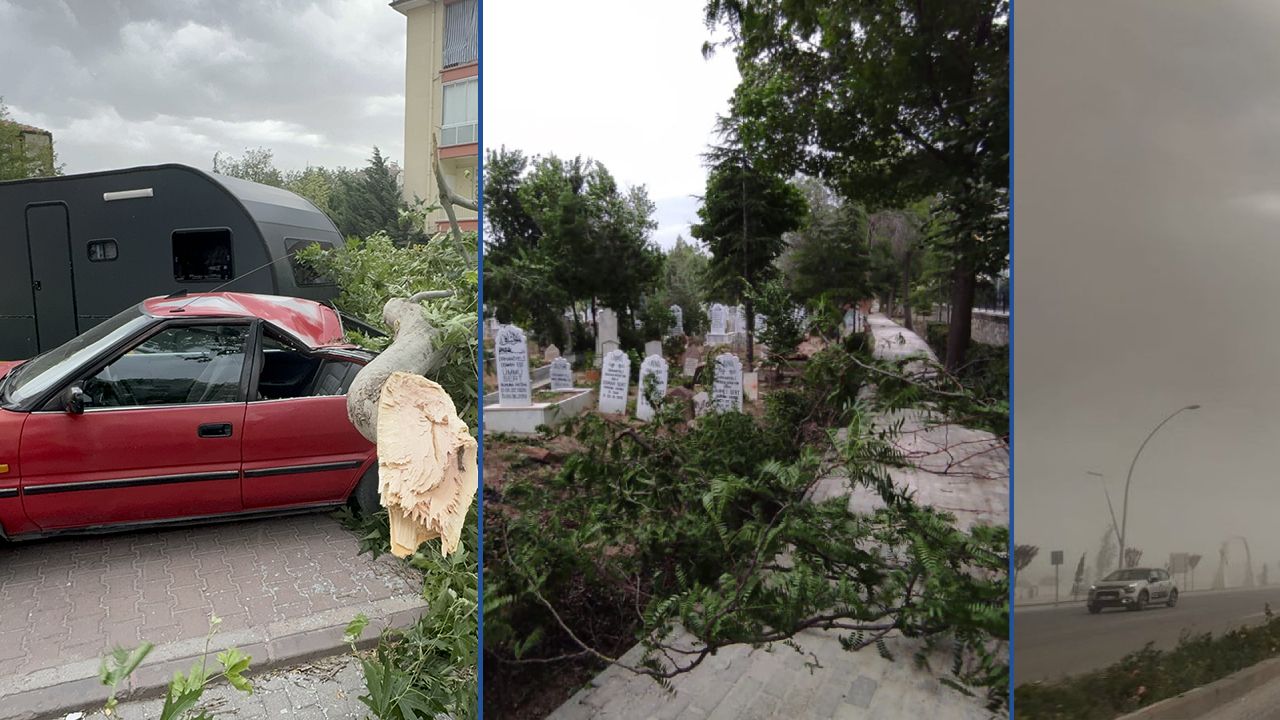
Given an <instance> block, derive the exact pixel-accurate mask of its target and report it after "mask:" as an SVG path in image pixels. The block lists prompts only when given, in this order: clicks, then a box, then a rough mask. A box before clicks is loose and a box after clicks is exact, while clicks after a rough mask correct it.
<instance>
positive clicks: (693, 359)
mask: <svg viewBox="0 0 1280 720" xmlns="http://www.w3.org/2000/svg"><path fill="white" fill-rule="evenodd" d="M697 373H698V356H697V355H690V356H689V357H687V358H685V359H684V376H685V377H693V376H694V375H696V374H697Z"/></svg>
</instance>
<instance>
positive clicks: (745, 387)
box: [742, 372, 760, 402]
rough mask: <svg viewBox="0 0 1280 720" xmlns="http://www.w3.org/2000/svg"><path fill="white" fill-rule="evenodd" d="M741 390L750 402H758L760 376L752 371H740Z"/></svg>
mask: <svg viewBox="0 0 1280 720" xmlns="http://www.w3.org/2000/svg"><path fill="white" fill-rule="evenodd" d="M742 391H743V393H745V394H746V396H747V399H748V400H750V401H751V402H759V400H760V376H759V375H757V374H756V373H754V372H744V373H742Z"/></svg>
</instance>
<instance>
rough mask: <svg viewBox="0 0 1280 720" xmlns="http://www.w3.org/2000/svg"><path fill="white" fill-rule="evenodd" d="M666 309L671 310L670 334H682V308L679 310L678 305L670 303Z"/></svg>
mask: <svg viewBox="0 0 1280 720" xmlns="http://www.w3.org/2000/svg"><path fill="white" fill-rule="evenodd" d="M668 309H669V310H671V318H672V319H671V334H672V335H683V334H684V310H681V309H680V306H679V305H672V306H671V307H670V308H668Z"/></svg>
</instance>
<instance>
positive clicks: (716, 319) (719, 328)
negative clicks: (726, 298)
mask: <svg viewBox="0 0 1280 720" xmlns="http://www.w3.org/2000/svg"><path fill="white" fill-rule="evenodd" d="M724 324H725V309H724V306H723V305H721V304H720V303H716V304H715V305H712V306H711V334H712V335H724V334H726V333H725V329H724Z"/></svg>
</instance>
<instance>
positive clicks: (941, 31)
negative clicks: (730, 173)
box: [705, 0, 1009, 369]
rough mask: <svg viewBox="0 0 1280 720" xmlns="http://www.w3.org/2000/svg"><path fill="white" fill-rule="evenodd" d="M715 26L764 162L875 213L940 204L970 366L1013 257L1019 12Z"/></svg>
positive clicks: (957, 337) (860, 3)
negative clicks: (972, 339)
mask: <svg viewBox="0 0 1280 720" xmlns="http://www.w3.org/2000/svg"><path fill="white" fill-rule="evenodd" d="M705 17H706V21H707V25H708V27H709V28H710V29H713V30H714V29H717V28H720V27H724V28H727V30H728V31H729V40H728V41H727V44H728V45H730V46H732V47H733V49H734V51H735V53H736V56H737V60H738V68H739V71H740V73H741V75H742V82H741V84H740V85H739V86H738V88H737V90H736V92H735V94H734V98H733V101H732V110H731V112H732V115H733V117H734V119H735V121H736V122H737V123H738V126H739V128H740V135H741V137H742V140H743V142H744V144H745V145H746V146H747V147H748V148H750V150H751V152H752V153H753V154H754V155H755V156H756V157H759V158H761V159H762V160H763V161H766V162H768V163H769V164H770V165H771V166H772V167H774V168H776V169H777V170H779V171H781V172H787V173H790V172H795V171H803V172H805V173H807V174H810V175H814V176H816V177H820V178H822V179H823V180H825V181H826V182H828V183H830V184H831V186H832V187H833V188H835V189H836V190H837V191H839V192H840V194H841V195H843V196H844V197H846V198H859V199H861V200H863V201H864V202H866V203H868V205H869V206H871V207H873V208H882V207H902V206H904V205H907V204H910V203H913V202H916V201H918V200H921V199H925V198H936V199H937V206H936V213H935V215H936V219H937V227H938V231H937V232H936V233H935V234H934V235H933V236H932V240H933V242H934V244H935V247H936V248H937V249H938V250H939V251H940V252H944V253H946V254H947V256H948V258H949V261H950V263H951V270H952V283H951V287H952V305H953V308H954V311H955V312H956V313H957V315H958V318H957V321H956V322H953V323H952V336H951V338H949V340H948V346H947V363H946V364H947V367H948V368H952V369H954V368H955V367H957V366H958V365H959V364H961V363H962V362H963V360H964V356H965V353H966V351H967V349H968V342H969V339H968V332H969V314H970V312H971V310H972V303H973V289H974V283H975V281H976V276H977V274H978V273H980V272H994V271H995V270H997V269H999V266H1000V265H1002V264H1003V263H1004V262H1005V258H1006V256H1007V255H1008V236H1009V233H1008V177H1009V143H1008V140H1009V120H1008V119H1009V104H1008V96H1009V27H1008V3H1007V0H967V1H965V2H948V3H941V2H935V3H918V2H910V1H908V0H836V1H835V2H831V1H829V0H707V2H706V5H705ZM713 50H714V47H713V46H712V45H711V44H708V46H707V47H706V51H707V52H711V51H713Z"/></svg>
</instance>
